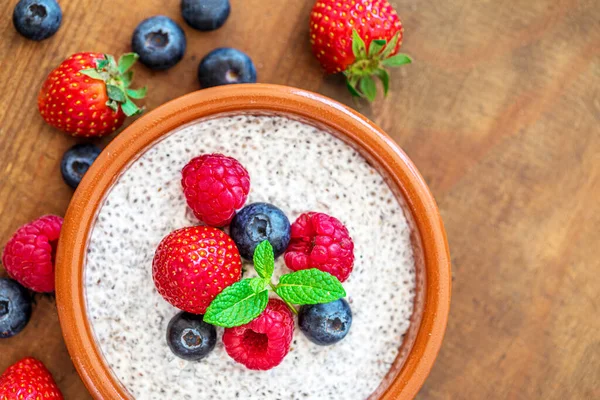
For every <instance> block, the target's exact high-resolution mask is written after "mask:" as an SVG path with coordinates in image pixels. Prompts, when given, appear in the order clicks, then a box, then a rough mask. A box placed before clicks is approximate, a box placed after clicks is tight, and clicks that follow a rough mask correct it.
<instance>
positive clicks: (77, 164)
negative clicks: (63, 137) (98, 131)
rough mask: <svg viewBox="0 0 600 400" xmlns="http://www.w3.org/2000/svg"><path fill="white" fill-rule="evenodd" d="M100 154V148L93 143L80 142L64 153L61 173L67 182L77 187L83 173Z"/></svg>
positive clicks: (74, 187)
mask: <svg viewBox="0 0 600 400" xmlns="http://www.w3.org/2000/svg"><path fill="white" fill-rule="evenodd" d="M99 155H100V148H99V147H98V146H96V145H94V144H92V143H79V144H76V145H75V146H73V147H71V148H70V149H69V150H67V151H66V152H65V154H63V158H62V160H61V162H60V173H61V175H62V177H63V180H64V181H65V183H66V184H67V185H69V186H71V187H72V188H73V189H77V186H79V183H80V182H81V179H83V175H85V173H86V172H87V170H88V169H89V168H90V166H91V165H92V163H93V162H94V161H95V160H96V158H97V157H98V156H99Z"/></svg>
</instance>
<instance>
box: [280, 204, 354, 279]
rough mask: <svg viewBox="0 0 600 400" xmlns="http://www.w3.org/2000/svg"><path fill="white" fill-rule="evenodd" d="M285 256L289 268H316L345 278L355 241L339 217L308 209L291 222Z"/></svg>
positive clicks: (347, 273) (350, 264)
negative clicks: (290, 233) (308, 210)
mask: <svg viewBox="0 0 600 400" xmlns="http://www.w3.org/2000/svg"><path fill="white" fill-rule="evenodd" d="M284 259H285V265H287V266H288V268H289V269H291V270H294V271H298V270H301V269H309V268H317V269H320V270H321V271H324V272H329V273H330V274H331V275H333V276H335V277H337V278H338V279H339V280H340V282H344V281H345V280H346V279H348V276H349V275H350V272H352V264H353V263H354V243H353V242H352V238H351V237H350V234H349V233H348V229H346V227H345V226H344V224H342V223H341V222H340V221H339V220H338V219H336V218H334V217H331V216H329V215H327V214H323V213H316V212H308V213H304V214H302V215H301V216H299V217H298V219H297V220H296V222H294V223H293V224H292V235H291V239H290V244H289V246H288V248H287V250H286V252H285V256H284Z"/></svg>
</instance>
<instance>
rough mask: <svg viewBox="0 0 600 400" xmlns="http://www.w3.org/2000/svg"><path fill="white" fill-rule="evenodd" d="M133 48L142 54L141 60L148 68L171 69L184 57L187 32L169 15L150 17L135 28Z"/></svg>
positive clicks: (132, 41)
mask: <svg viewBox="0 0 600 400" xmlns="http://www.w3.org/2000/svg"><path fill="white" fill-rule="evenodd" d="M131 48H132V49H133V51H134V52H136V53H137V54H139V55H140V61H141V62H142V63H143V64H144V65H145V66H147V67H148V68H150V69H154V70H165V69H169V68H171V67H173V66H174V65H175V64H177V63H178V62H179V61H180V60H181V59H182V58H183V54H184V53H185V48H186V40H185V33H184V32H183V29H181V27H180V26H179V25H177V23H176V22H175V21H173V20H172V19H171V18H169V17H165V16H164V15H158V16H155V17H150V18H148V19H145V20H143V21H142V22H141V23H140V24H139V25H138V26H137V28H135V31H134V32H133V38H132V39H131Z"/></svg>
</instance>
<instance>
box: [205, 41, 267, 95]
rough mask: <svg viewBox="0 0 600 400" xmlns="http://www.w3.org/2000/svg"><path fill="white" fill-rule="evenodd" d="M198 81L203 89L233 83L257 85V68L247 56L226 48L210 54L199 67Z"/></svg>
mask: <svg viewBox="0 0 600 400" xmlns="http://www.w3.org/2000/svg"><path fill="white" fill-rule="evenodd" d="M198 81H199V82H200V86H201V87H203V88H209V87H213V86H220V85H230V84H232V83H256V68H255V67H254V63H253V62H252V60H251V59H250V57H248V55H247V54H245V53H242V52H241V51H239V50H236V49H232V48H229V47H224V48H220V49H215V50H213V51H211V52H210V53H208V54H207V55H206V56H204V58H203V59H202V61H200V65H199V66H198Z"/></svg>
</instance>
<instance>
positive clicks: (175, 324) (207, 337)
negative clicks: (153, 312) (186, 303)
mask: <svg viewBox="0 0 600 400" xmlns="http://www.w3.org/2000/svg"><path fill="white" fill-rule="evenodd" d="M216 343H217V330H216V329H215V327H214V326H212V325H209V324H207V323H206V322H204V321H203V316H202V315H196V314H190V313H186V312H183V311H182V312H180V313H179V314H177V315H175V316H174V317H173V318H172V319H171V321H170V322H169V326H168V327H167V344H168V345H169V348H170V349H171V351H172V352H173V353H174V354H175V355H176V356H177V357H180V358H183V359H184V360H188V361H200V360H202V359H203V358H204V357H206V356H207V355H208V353H210V352H211V351H212V350H213V349H214V348H215V344H216Z"/></svg>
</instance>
